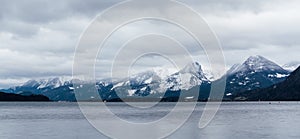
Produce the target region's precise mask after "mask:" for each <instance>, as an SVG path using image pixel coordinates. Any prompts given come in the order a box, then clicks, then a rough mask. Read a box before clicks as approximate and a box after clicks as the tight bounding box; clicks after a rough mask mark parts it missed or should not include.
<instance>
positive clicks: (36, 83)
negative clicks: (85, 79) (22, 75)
mask: <svg viewBox="0 0 300 139" xmlns="http://www.w3.org/2000/svg"><path fill="white" fill-rule="evenodd" d="M67 84H70V82H69V81H68V80H66V79H64V78H58V77H55V78H49V79H39V80H29V81H27V82H25V83H24V84H23V85H21V86H22V87H32V88H34V87H36V88H37V89H44V88H49V89H54V88H58V87H60V86H63V85H67Z"/></svg>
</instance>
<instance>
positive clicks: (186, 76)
mask: <svg viewBox="0 0 300 139" xmlns="http://www.w3.org/2000/svg"><path fill="white" fill-rule="evenodd" d="M202 82H209V80H208V79H207V78H206V77H205V75H204V73H203V70H202V68H201V65H200V64H199V63H197V62H195V63H189V64H187V65H186V66H185V67H184V68H183V69H181V70H180V71H179V72H177V73H175V74H172V75H170V76H169V77H168V78H167V79H166V80H165V81H164V82H163V83H162V85H163V86H165V87H166V88H169V89H170V90H172V91H176V90H188V89H191V88H192V87H194V86H197V85H200V84H201V83H202Z"/></svg>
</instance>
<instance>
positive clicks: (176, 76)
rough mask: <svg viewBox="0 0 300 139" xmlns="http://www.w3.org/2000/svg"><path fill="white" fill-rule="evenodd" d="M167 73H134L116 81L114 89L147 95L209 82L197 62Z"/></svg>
mask: <svg viewBox="0 0 300 139" xmlns="http://www.w3.org/2000/svg"><path fill="white" fill-rule="evenodd" d="M162 73H163V74H162ZM166 73H168V72H166V71H162V70H153V71H147V72H143V73H140V74H136V75H132V76H131V77H129V78H128V79H123V80H121V81H118V82H115V83H114V87H113V88H112V89H116V90H117V91H119V92H122V91H123V92H128V94H127V95H129V96H134V95H137V96H145V95H149V94H155V93H164V92H166V91H167V90H172V91H179V90H188V89H190V88H192V87H194V86H197V85H201V83H202V82H209V80H208V79H207V78H206V77H205V75H204V73H203V71H202V69H201V66H200V64H199V63H197V62H195V63H189V64H187V65H186V66H185V67H184V68H183V69H181V70H180V71H178V72H176V73H173V74H171V75H166ZM125 90H127V91H125Z"/></svg>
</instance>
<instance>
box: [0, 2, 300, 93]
mask: <svg viewBox="0 0 300 139" xmlns="http://www.w3.org/2000/svg"><path fill="white" fill-rule="evenodd" d="M118 2H121V1H116V0H87V1H83V0H61V1H53V0H26V1H20V0H1V1H0V42H1V43H0V59H1V61H0V66H1V69H0V88H5V87H8V86H12V85H16V84H19V83H22V82H24V81H26V80H28V79H32V78H47V77H55V76H71V75H72V64H73V56H74V50H75V47H76V45H77V42H78V41H79V39H80V35H81V34H82V33H83V31H84V30H85V28H86V27H87V26H88V25H89V23H90V22H91V21H92V20H93V18H95V16H96V15H98V14H99V13H100V12H102V11H103V10H104V9H106V8H108V7H110V6H112V5H114V4H116V3H118ZM181 2H183V3H185V4H187V5H189V6H190V7H192V8H193V9H194V10H196V11H197V12H199V14H200V15H201V16H202V17H203V18H204V19H205V20H206V21H207V23H208V24H209V25H210V27H211V28H212V29H213V30H214V31H215V33H216V35H217V37H218V38H219V40H220V43H221V45H222V49H223V51H224V56H225V60H226V64H227V67H230V66H231V65H233V64H235V63H242V62H243V61H244V60H245V59H247V57H249V56H251V55H262V56H264V57H266V58H268V59H270V60H272V61H274V62H276V63H278V64H280V65H283V64H286V63H289V62H292V61H299V58H300V56H299V51H300V47H299V46H300V39H299V36H300V27H299V25H300V14H299V13H300V8H299V5H300V1H299V0H222V1H220V0H194V1H193V0H182V1H181ZM142 10H143V8H142V7H141V9H140V11H142ZM140 11H139V10H136V11H134V12H140ZM173 14H181V13H176V11H174V13H173ZM184 16H188V15H184ZM185 18H186V17H185ZM109 22H110V21H107V24H106V25H108V26H109V24H110V23H109ZM137 25H140V26H137ZM145 25H147V28H143V26H145ZM135 27H136V28H135ZM150 27H151V28H150ZM156 27H158V28H156ZM155 28H156V29H157V30H160V31H164V30H165V31H167V32H170V31H171V32H172V33H173V34H178V37H181V38H186V40H185V41H186V42H189V39H188V37H185V36H184V35H182V33H180V32H178V31H176V29H174V28H172V27H164V25H163V24H161V25H160V23H155V22H142V23H136V25H131V26H128V27H126V28H123V29H120V31H119V33H120V34H119V35H117V36H115V37H118V38H119V39H120V40H122V38H123V39H124V38H126V35H128V32H129V33H134V32H135V33H136V32H139V30H143V29H144V30H145V29H148V30H155ZM122 35H123V36H122ZM120 42H121V41H120ZM140 42H145V41H141V40H140ZM115 43H116V42H113V41H112V43H111V45H113V44H115ZM116 44H118V43H116ZM133 44H135V45H136V43H133ZM166 44H169V45H171V44H172V43H171V42H170V43H166ZM139 45H142V44H141V43H139ZM153 45H155V43H154V44H153ZM156 45H159V44H156ZM189 45H193V43H192V42H191V43H189ZM145 46H148V47H150V46H149V45H148V44H145ZM133 48H134V47H133ZM110 53H115V50H113V49H112V50H111V52H108V53H107V54H110ZM193 56H194V57H195V59H196V60H197V61H199V62H200V63H203V64H202V65H203V66H205V65H206V64H207V63H205V62H204V61H201V57H202V58H203V57H205V55H204V53H203V51H202V52H201V51H196V52H195V53H193ZM177 57H180V56H177ZM198 59H199V60H198ZM157 60H158V61H159V58H158V59H157ZM143 61H151V59H147V58H145V59H144V60H143ZM145 63H147V62H144V63H143V62H142V63H140V64H141V65H143V64H144V66H149V65H145ZM161 63H167V61H166V60H164V59H161ZM102 64H103V63H102ZM103 66H105V65H99V67H103ZM150 66H157V65H155V63H154V64H152V65H151V64H150ZM204 68H205V67H204ZM99 70H101V68H99ZM101 73H102V74H99V76H102V77H103V78H105V77H106V75H105V74H108V72H107V71H105V72H101Z"/></svg>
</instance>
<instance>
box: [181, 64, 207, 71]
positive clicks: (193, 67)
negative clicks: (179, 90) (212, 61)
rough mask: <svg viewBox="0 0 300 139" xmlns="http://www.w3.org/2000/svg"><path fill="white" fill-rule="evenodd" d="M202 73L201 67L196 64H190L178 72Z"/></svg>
mask: <svg viewBox="0 0 300 139" xmlns="http://www.w3.org/2000/svg"><path fill="white" fill-rule="evenodd" d="M197 72H203V71H202V68H201V65H200V64H199V63H198V62H190V63H188V64H187V65H186V66H185V67H184V68H183V69H181V70H180V73H197Z"/></svg>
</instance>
